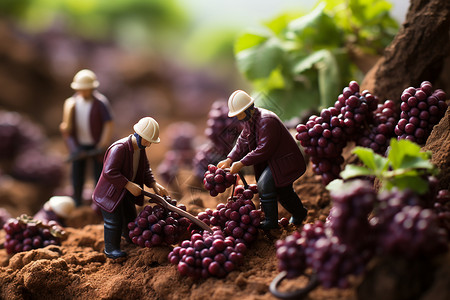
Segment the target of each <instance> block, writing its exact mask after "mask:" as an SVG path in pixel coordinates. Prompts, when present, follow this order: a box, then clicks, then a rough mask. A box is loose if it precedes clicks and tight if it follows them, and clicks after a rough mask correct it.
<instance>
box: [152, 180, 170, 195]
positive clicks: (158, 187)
mask: <svg viewBox="0 0 450 300" xmlns="http://www.w3.org/2000/svg"><path fill="white" fill-rule="evenodd" d="M151 187H152V189H153V190H154V191H155V193H156V194H158V195H160V196H169V192H168V191H167V190H166V189H165V188H164V187H163V186H162V185H160V184H159V183H157V182H156V181H155V182H153V184H152V186H151Z"/></svg>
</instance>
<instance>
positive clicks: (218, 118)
mask: <svg viewBox="0 0 450 300" xmlns="http://www.w3.org/2000/svg"><path fill="white" fill-rule="evenodd" d="M206 125H207V128H206V129H205V135H206V136H207V137H208V138H209V139H210V140H211V142H212V143H213V144H215V145H217V147H218V148H219V150H220V152H222V153H225V154H228V152H230V150H231V149H232V148H233V145H234V142H235V141H236V138H237V137H238V136H239V134H240V133H241V131H242V128H243V125H242V123H241V122H239V121H238V120H237V119H236V118H230V117H228V104H227V103H226V102H225V101H220V100H219V101H216V102H214V103H213V104H212V106H211V110H210V111H209V114H208V120H207V121H206Z"/></svg>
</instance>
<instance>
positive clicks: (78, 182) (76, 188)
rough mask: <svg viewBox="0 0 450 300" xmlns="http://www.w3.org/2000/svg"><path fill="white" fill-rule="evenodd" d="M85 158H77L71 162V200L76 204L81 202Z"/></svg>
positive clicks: (78, 204)
mask: <svg viewBox="0 0 450 300" xmlns="http://www.w3.org/2000/svg"><path fill="white" fill-rule="evenodd" d="M85 171H86V159H77V160H75V161H73V163H72V187H73V200H74V201H75V204H76V205H77V206H80V205H81V204H82V202H83V201H82V200H83V185H84V180H85V173H86V172H85Z"/></svg>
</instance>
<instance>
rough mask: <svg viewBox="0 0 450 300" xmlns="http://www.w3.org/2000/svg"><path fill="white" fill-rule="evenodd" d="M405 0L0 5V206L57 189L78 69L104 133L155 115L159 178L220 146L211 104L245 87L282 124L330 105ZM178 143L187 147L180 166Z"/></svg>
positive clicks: (392, 30)
mask: <svg viewBox="0 0 450 300" xmlns="http://www.w3.org/2000/svg"><path fill="white" fill-rule="evenodd" d="M408 5H409V3H408V1H403V0H396V1H385V0H345V1H344V0H342V1H340V0H325V1H314V0H309V1H305V0H303V1H300V0H297V1H294V0H283V1H256V0H251V1H237V0H230V1H210V0H209V1H207V0H190V1H181V0H153V1H141V0H116V1H104V0H33V1H32V0H22V1H16V0H0V87H1V88H0V139H1V140H2V146H0V155H1V156H0V160H1V164H0V165H1V168H0V175H1V178H2V179H1V180H2V182H3V184H0V186H1V188H0V204H1V205H2V206H7V205H11V206H13V202H14V197H18V196H17V193H20V191H21V190H23V189H24V187H19V186H17V184H18V183H17V181H20V184H21V183H22V182H27V183H26V184H29V183H30V184H33V185H40V186H44V187H45V188H44V190H45V192H41V191H40V192H39V193H34V194H37V196H36V195H34V196H33V197H40V198H42V199H44V198H47V197H48V196H49V195H51V194H55V193H63V194H64V193H69V194H70V192H69V191H68V189H70V187H67V176H68V172H69V171H68V168H69V164H67V163H65V162H64V160H65V158H66V156H67V155H68V152H67V149H66V148H65V145H64V142H63V141H62V139H61V136H60V133H59V129H58V126H59V123H60V122H61V118H62V107H63V103H64V100H65V99H66V98H68V97H70V96H71V95H72V94H73V90H71V88H70V83H71V81H72V79H73V76H74V75H75V73H76V72H77V71H79V70H81V69H84V68H88V69H91V70H93V71H94V72H95V73H96V74H97V77H98V79H99V81H100V87H99V91H100V92H101V93H103V94H104V95H105V96H106V97H107V98H108V99H109V101H110V103H111V106H112V110H113V113H114V116H115V119H114V122H115V131H114V137H113V139H114V140H116V139H119V138H121V137H123V136H125V135H128V134H129V133H131V127H132V125H133V124H134V123H136V121H137V120H139V118H141V117H143V116H153V117H154V118H155V119H156V120H158V122H159V123H160V126H161V137H162V143H161V144H160V145H158V146H155V147H154V148H152V150H151V163H152V165H153V168H154V169H156V168H157V167H159V165H162V167H161V169H160V172H158V175H157V176H161V177H164V178H163V179H164V180H165V181H167V182H168V183H170V182H171V181H173V179H174V177H175V176H176V175H174V174H176V172H178V170H179V165H180V164H184V165H185V167H187V168H188V169H189V168H196V167H198V165H199V164H198V162H199V161H203V162H205V161H209V162H212V161H214V160H217V159H219V158H220V157H221V156H223V155H224V153H225V152H226V151H228V150H227V147H229V146H230V145H229V142H227V144H226V145H225V147H222V148H225V149H222V148H221V149H215V148H217V143H220V141H219V142H217V141H215V140H214V135H216V136H217V135H221V134H222V133H223V132H222V131H220V130H222V129H218V127H220V126H222V127H223V126H225V125H223V124H225V123H224V122H226V121H225V120H224V118H225V119H226V116H223V115H224V114H226V109H222V108H220V107H223V105H224V102H222V104H217V103H216V104H215V106H214V105H213V103H214V102H216V101H218V100H222V101H225V100H226V99H227V98H228V96H229V95H230V94H231V92H233V91H234V90H236V89H245V90H247V91H248V92H249V93H251V94H253V95H254V96H255V97H256V99H257V104H258V105H260V106H263V107H267V108H269V109H271V110H273V111H275V112H276V113H277V114H278V115H279V116H280V117H281V118H282V119H283V121H285V122H286V124H287V125H289V126H295V125H296V124H298V122H299V120H301V118H302V117H305V116H309V115H310V114H311V113H312V112H314V111H318V110H319V109H320V108H321V107H328V106H330V104H331V105H332V104H333V103H334V101H335V100H336V97H337V95H338V94H339V93H340V92H341V91H342V88H343V87H344V86H346V85H347V84H348V82H349V81H350V80H358V81H361V80H362V78H363V77H364V74H365V73H366V72H367V71H368V70H369V69H370V67H371V66H372V65H373V64H374V63H375V62H376V61H377V59H378V58H379V57H380V55H381V54H382V52H383V49H384V48H385V47H386V46H387V45H388V44H389V43H390V42H391V40H392V38H393V37H394V36H395V34H396V32H397V30H398V28H399V24H401V22H402V21H403V20H404V18H405V14H406V11H407V9H408ZM212 110H214V111H216V112H217V113H216V115H215V117H212V115H214V114H211V111H212ZM217 114H219V115H220V114H222V115H221V116H218V115H217ZM221 118H222V119H221ZM208 119H214V120H212V121H210V122H209V123H208V122H207V120H208ZM179 122H186V123H179ZM220 122H222V123H221V125H220V126H219V125H218V124H219V123H220ZM226 126H228V127H229V124H228V125H226ZM208 128H209V131H208V130H207V129H208ZM205 129H206V132H205ZM180 136H181V140H183V139H184V143H185V144H184V145H181V146H180V143H181V144H182V143H183V142H179V141H178V142H177V141H176V139H177V138H179V137H180ZM232 138H233V137H231V139H232ZM222 141H223V140H222ZM177 143H178V144H177ZM177 147H178V148H177ZM219 148H220V147H219ZM180 149H181V150H182V149H184V150H186V149H187V150H189V152H188V154H186V157H187V158H185V159H184V160H183V162H180V161H179V159H178V158H179V157H178V158H177V152H176V151H177V150H180ZM211 149H212V150H211ZM174 151H175V152H174ZM168 152H170V153H169V155H168ZM199 153H200V154H199ZM208 153H209V154H208ZM208 155H209V156H208ZM177 159H178V160H177ZM192 161H194V164H193V165H192V164H190V162H192ZM164 162H165V163H166V165H164ZM199 174H201V170H200V171H199ZM6 178H7V179H6ZM11 180H13V182H14V184H13V185H10V186H8V187H5V184H4V182H11ZM91 188H92V187H91ZM5 190H6V192H5ZM11 193H13V194H14V193H15V194H14V195H15V196H11ZM27 195H28V196H27ZM29 195H30V193H24V195H23V196H22V197H30V196H29ZM34 209H35V208H31V210H34Z"/></svg>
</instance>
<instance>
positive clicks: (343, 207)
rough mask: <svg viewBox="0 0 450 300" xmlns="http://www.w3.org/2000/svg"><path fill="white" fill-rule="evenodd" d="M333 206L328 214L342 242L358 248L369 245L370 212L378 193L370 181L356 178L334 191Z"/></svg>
mask: <svg viewBox="0 0 450 300" xmlns="http://www.w3.org/2000/svg"><path fill="white" fill-rule="evenodd" d="M330 196H331V198H332V199H333V207H332V208H331V210H330V214H329V216H328V219H329V223H330V228H331V229H332V230H333V234H334V235H335V236H336V237H337V238H339V240H340V241H341V242H343V243H344V244H347V245H351V246H352V247H355V248H357V249H359V248H361V247H364V246H367V245H366V244H365V242H366V241H365V239H366V238H367V237H369V236H370V231H371V228H370V224H369V219H368V218H369V214H370V212H371V211H372V209H373V206H374V204H375V202H376V201H377V194H376V192H375V190H374V189H373V187H372V184H371V183H370V182H368V181H363V180H354V181H351V182H349V183H348V185H347V187H346V188H344V189H339V190H335V191H332V192H331V194H330Z"/></svg>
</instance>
